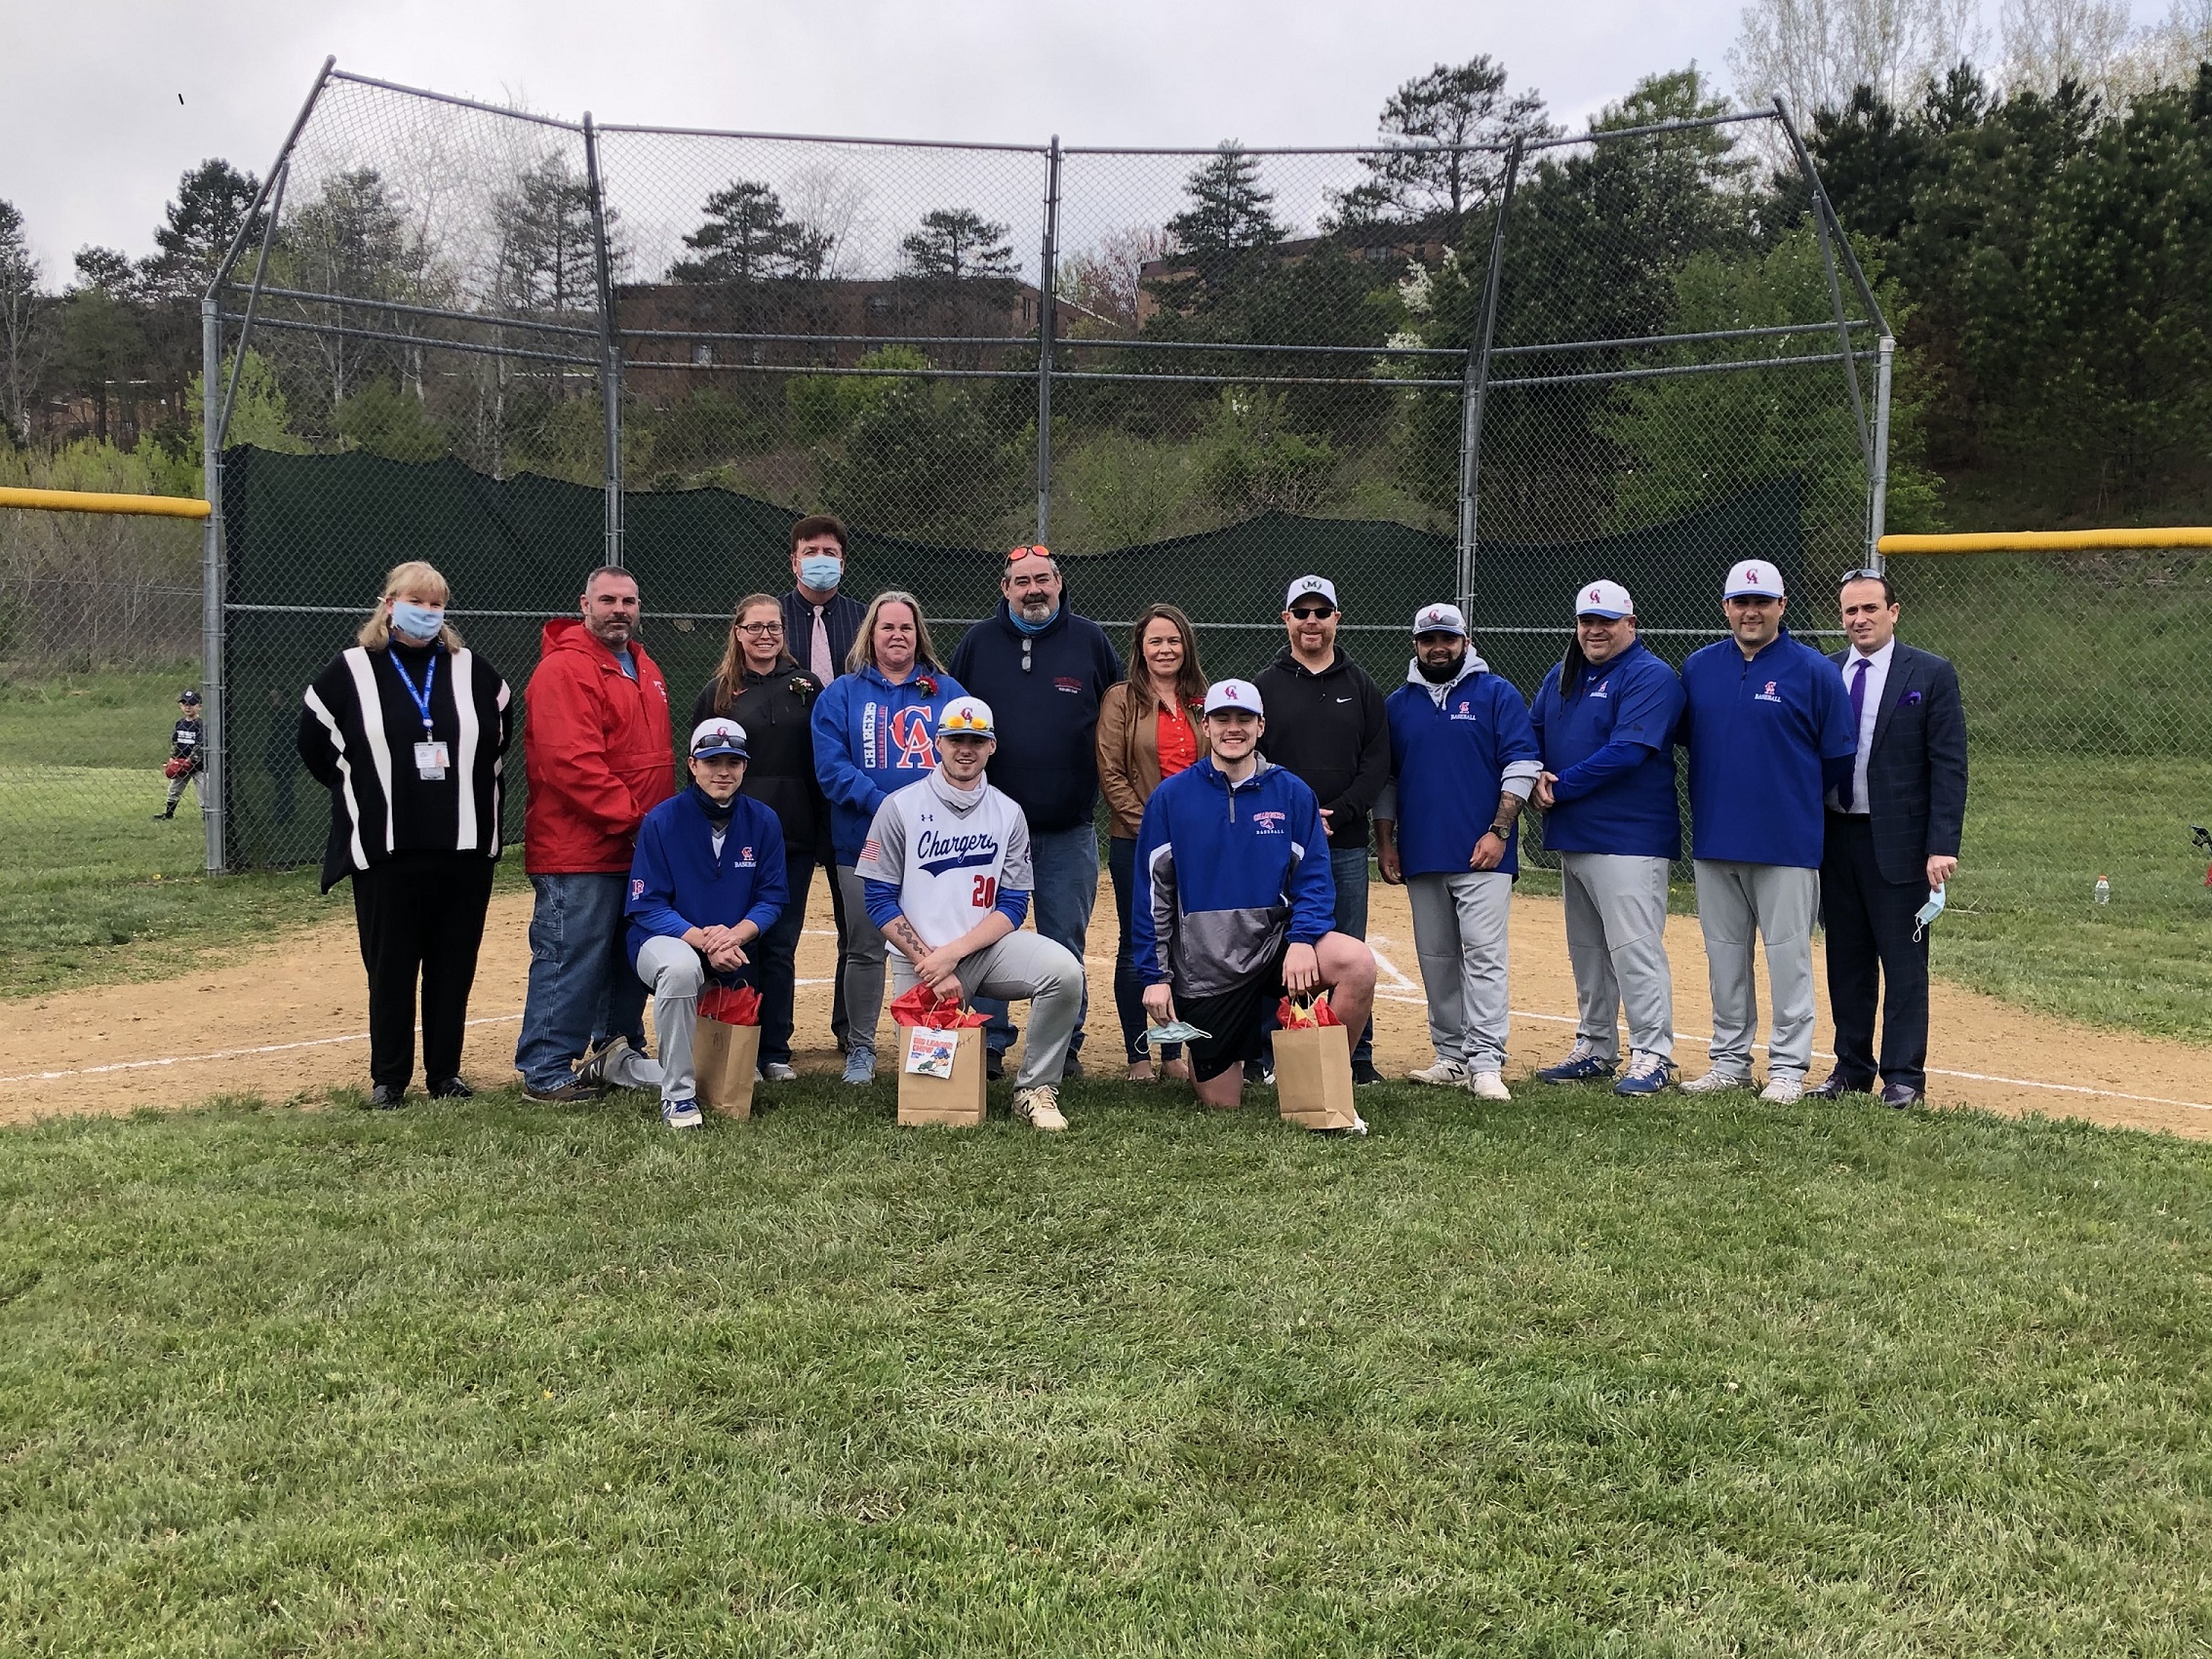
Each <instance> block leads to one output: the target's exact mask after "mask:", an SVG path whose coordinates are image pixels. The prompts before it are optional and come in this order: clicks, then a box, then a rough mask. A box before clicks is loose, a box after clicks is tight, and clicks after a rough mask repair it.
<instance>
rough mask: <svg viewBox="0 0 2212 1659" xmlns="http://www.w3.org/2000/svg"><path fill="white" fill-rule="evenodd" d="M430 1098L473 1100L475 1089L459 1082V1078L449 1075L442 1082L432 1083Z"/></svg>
mask: <svg viewBox="0 0 2212 1659" xmlns="http://www.w3.org/2000/svg"><path fill="white" fill-rule="evenodd" d="M430 1098H431V1099H433V1100H474V1099H475V1098H476V1090H475V1089H473V1088H471V1087H469V1086H468V1085H467V1084H465V1083H463V1082H461V1080H460V1079H459V1078H457V1077H450V1078H448V1079H446V1081H445V1082H444V1083H434V1084H432V1085H431V1086H430Z"/></svg>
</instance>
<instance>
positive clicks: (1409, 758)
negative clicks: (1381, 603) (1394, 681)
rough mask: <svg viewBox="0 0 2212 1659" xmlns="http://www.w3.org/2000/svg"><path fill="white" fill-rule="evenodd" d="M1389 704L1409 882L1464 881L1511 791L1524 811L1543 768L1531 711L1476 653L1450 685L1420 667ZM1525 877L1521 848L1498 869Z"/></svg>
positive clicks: (1512, 848)
mask: <svg viewBox="0 0 2212 1659" xmlns="http://www.w3.org/2000/svg"><path fill="white" fill-rule="evenodd" d="M1405 681H1406V683H1405V684H1404V685H1402V686H1401V687H1399V688H1398V690H1397V691H1393V692H1391V694H1390V696H1389V698H1388V700H1386V701H1385V702H1384V704H1383V712H1384V713H1385V714H1386V715H1387V716H1388V717H1389V720H1390V766H1391V784H1392V788H1393V790H1394V791H1395V792H1396V799H1395V802H1394V804H1393V805H1392V812H1393V814H1394V815H1395V816H1396V818H1397V820H1398V856H1399V859H1400V861H1401V863H1402V866H1403V869H1404V873H1405V874H1406V875H1408V876H1464V875H1465V874H1467V860H1468V859H1469V858H1470V857H1471V856H1473V854H1474V851H1475V844H1476V843H1477V842H1479V841H1481V839H1482V837H1483V835H1484V833H1485V832H1487V831H1488V829H1489V827H1490V826H1491V825H1492V824H1493V823H1495V822H1496V821H1497V816H1498V797H1499V796H1500V795H1502V794H1504V793H1505V792H1506V785H1507V783H1508V782H1509V781H1510V782H1513V783H1514V784H1515V785H1516V787H1515V788H1514V791H1513V793H1515V794H1516V795H1519V796H1520V797H1521V799H1522V800H1523V801H1525V800H1527V798H1528V796H1527V791H1528V790H1529V789H1531V788H1533V787H1534V786H1535V782H1536V778H1537V775H1538V774H1539V773H1540V772H1541V771H1542V770H1543V768H1542V767H1541V766H1539V765H1538V764H1537V754H1536V731H1535V729H1534V728H1533V727H1532V726H1530V725H1529V724H1528V705H1527V704H1526V703H1524V702H1522V701H1521V692H1520V691H1519V690H1517V689H1516V688H1515V686H1514V684H1513V682H1512V681H1510V680H1508V679H1507V678H1506V677H1505V676H1504V675H1502V674H1493V673H1491V672H1490V669H1489V664H1487V663H1486V662H1484V661H1483V660H1482V659H1481V657H1480V656H1477V655H1476V654H1475V652H1473V651H1469V652H1468V653H1467V658H1466V660H1465V661H1464V662H1463V663H1462V664H1461V665H1460V670H1459V676H1458V678H1457V679H1455V680H1453V681H1452V682H1451V683H1450V684H1449V685H1445V686H1439V685H1434V684H1432V683H1430V682H1429V681H1428V680H1427V679H1426V678H1424V677H1423V676H1422V674H1421V669H1420V663H1419V661H1418V659H1416V660H1415V661H1413V662H1409V663H1407V664H1406V668H1405ZM1497 867H1498V868H1499V869H1500V870H1502V871H1504V872H1505V873H1506V874H1507V875H1509V876H1518V875H1520V874H1521V838H1520V837H1519V836H1518V835H1517V836H1515V837H1513V839H1512V840H1510V841H1508V842H1507V843H1506V849H1505V856H1504V857H1503V858H1501V859H1500V860H1499V861H1498V866H1497Z"/></svg>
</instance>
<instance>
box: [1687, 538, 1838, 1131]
mask: <svg viewBox="0 0 2212 1659" xmlns="http://www.w3.org/2000/svg"><path fill="white" fill-rule="evenodd" d="M1721 594H1722V600H1721V614H1722V615H1723V616H1724V617H1725V618H1726V619H1727V623H1728V633H1729V637H1728V638H1727V639H1724V640H1721V641H1719V642H1718V643H1717V644H1714V645H1709V646H1706V647H1704V648H1703V649H1702V650H1699V651H1694V652H1691V653H1690V655H1689V660H1688V661H1686V662H1684V663H1683V664H1682V702H1683V706H1682V719H1681V725H1680V728H1679V731H1678V740H1679V742H1680V743H1681V744H1682V745H1683V746H1684V747H1685V748H1687V749H1688V750H1689V800H1690V831H1691V844H1690V851H1691V857H1692V861H1693V868H1694V869H1695V870H1696V873H1697V922H1698V927H1699V928H1700V930H1702V931H1703V933H1704V934H1705V959H1706V970H1707V973H1708V975H1709V976H1710V978H1711V981H1712V988H1713V1046H1712V1050H1711V1053H1712V1062H1713V1063H1712V1068H1711V1069H1710V1070H1709V1071H1707V1072H1706V1073H1705V1075H1704V1076H1703V1077H1699V1078H1695V1079H1693V1080H1691V1081H1690V1082H1688V1083H1685V1084H1683V1085H1681V1087H1682V1090H1683V1092H1685V1093H1688V1094H1710V1093H1712V1092H1714V1091H1715V1090H1718V1089H1723V1088H1748V1087H1749V1086H1751V1082H1752V1071H1751V1064H1752V1059H1751V1057H1752V1043H1753V1040H1754V1038H1756V1037H1757V1036H1758V979H1757V976H1756V968H1755V956H1756V949H1757V946H1758V943H1759V942H1761V941H1763V942H1764V943H1765V946H1766V972H1767V983H1768V986H1769V989H1770V990H1771V992H1772V995H1773V1001H1774V1022H1773V1028H1772V1030H1771V1031H1770V1032H1769V1034H1768V1037H1767V1048H1766V1086H1765V1087H1764V1088H1762V1089H1761V1090H1760V1091H1759V1098H1760V1099H1762V1100H1770V1101H1773V1102H1775V1103H1776V1104H1778V1105H1784V1106H1786V1105H1789V1104H1791V1103H1792V1102H1794V1101H1796V1100H1797V1098H1798V1097H1799V1096H1801V1095H1802V1094H1803V1093H1804V1083H1805V1071H1806V1069H1807V1068H1808V1067H1809V1066H1810V1065H1811V1064H1812V1037H1813V976H1812V928H1813V917H1814V913H1815V912H1816V911H1817V910H1818V908H1819V904H1820V859H1821V848H1822V840H1823V836H1824V833H1825V825H1824V823H1823V819H1824V817H1825V813H1824V811H1823V809H1822V805H1821V801H1822V797H1823V796H1824V795H1826V794H1827V792H1828V791H1829V790H1830V789H1832V788H1834V787H1835V786H1836V785H1837V784H1838V783H1840V782H1841V781H1842V780H1843V779H1844V778H1845V777H1847V776H1848V775H1849V774H1850V767H1851V757H1852V755H1853V753H1854V752H1855V751H1856V749H1857V740H1856V738H1855V736H1854V734H1853V732H1852V730H1851V705H1850V703H1849V701H1848V700H1847V699H1846V697H1845V696H1844V692H1843V676H1842V674H1841V673H1839V672H1838V671H1837V666H1836V664H1835V663H1833V662H1831V661H1830V660H1829V659H1828V658H1827V657H1826V656H1824V655H1822V654H1821V653H1820V652H1817V651H1815V650H1813V648H1812V647H1810V646H1808V645H1802V644H1800V643H1799V642H1798V641H1797V640H1795V639H1793V638H1791V636H1790V631H1789V630H1788V629H1787V628H1785V627H1784V626H1783V625H1782V616H1783V612H1785V611H1787V610H1788V609H1789V600H1788V598H1787V596H1786V595H1785V594H1784V592H1783V589H1782V573H1781V572H1780V571H1778V570H1776V569H1775V568H1774V566H1773V564H1772V563H1771V562H1770V561H1768V560H1765V559H1745V560H1742V561H1740V562H1738V563H1737V564H1736V565H1735V566H1733V567H1732V568H1731V569H1730V570H1729V572H1728V579H1727V581H1726V583H1725V584H1724V585H1723V587H1722V589H1721Z"/></svg>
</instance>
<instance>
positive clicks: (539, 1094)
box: [523, 1083, 607, 1105]
mask: <svg viewBox="0 0 2212 1659" xmlns="http://www.w3.org/2000/svg"><path fill="white" fill-rule="evenodd" d="M606 1093H607V1090H605V1089H604V1088H595V1087H593V1086H591V1085H590V1084H588V1083H565V1084H562V1085H561V1086H559V1087H558V1088H548V1089H543V1090H540V1089H535V1088H533V1087H531V1086H530V1085H529V1084H527V1083H526V1084H524V1085H523V1098H524V1099H525V1100H537V1101H542V1102H544V1103H546V1104H547V1105H552V1104H556V1103H566V1102H569V1101H573V1100H598V1099H602V1098H604V1097H605V1095H606Z"/></svg>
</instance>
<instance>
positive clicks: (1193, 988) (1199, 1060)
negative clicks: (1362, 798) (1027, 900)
mask: <svg viewBox="0 0 2212 1659" xmlns="http://www.w3.org/2000/svg"><path fill="white" fill-rule="evenodd" d="M1265 713H1266V711H1265V709H1264V708H1263V706H1262V704H1261V702H1260V694H1259V690H1258V688H1257V687H1255V686H1253V685H1252V684H1251V682H1249V681H1247V680H1221V681H1217V682H1215V683H1214V684H1213V685H1212V686H1211V687H1210V688H1208V689H1207V691H1206V693H1205V735H1206V741H1207V742H1208V743H1209V744H1210V745H1211V747H1212V753H1211V754H1210V755H1209V756H1207V757H1206V758H1205V759H1203V760H1201V761H1199V763H1198V764H1197V765H1195V766H1192V767H1187V768H1185V769H1184V770H1181V771H1179V772H1177V773H1176V774H1175V775H1174V776H1173V777H1170V778H1168V779H1167V780H1166V781H1165V783H1163V784H1161V786H1160V787H1159V788H1158V789H1156V790H1154V791H1153V792H1152V799H1151V800H1149V801H1147V802H1146V803H1145V804H1144V821H1143V823H1142V825H1141V826H1140V827H1139V828H1138V830H1137V844H1136V884H1135V891H1134V892H1133V893H1132V894H1131V895H1130V901H1129V911H1130V931H1131V933H1132V935H1133V937H1132V939H1131V941H1130V951H1131V954H1132V955H1133V956H1134V958H1135V960H1136V968H1137V972H1138V974H1139V975H1140V976H1141V977H1142V978H1143V980H1144V987H1145V989H1144V1009H1145V1012H1146V1013H1147V1014H1148V1015H1150V1016H1151V1019H1152V1022H1153V1023H1154V1024H1155V1025H1161V1024H1165V1023H1166V1022H1167V1021H1169V1020H1171V1019H1174V1018H1175V1017H1176V1015H1177V1012H1178V1010H1179V1011H1180V1014H1181V1017H1182V1018H1184V1019H1186V1020H1188V1021H1189V1022H1190V1023H1191V1024H1193V1025H1195V1026H1197V1027H1199V1028H1200V1029H1201V1030H1202V1031H1205V1032H1206V1033H1207V1034H1208V1035H1206V1036H1205V1037H1202V1038H1197V1039H1194V1040H1193V1041H1192V1042H1191V1043H1190V1044H1189V1045H1188V1047H1187V1049H1186V1052H1187V1053H1188V1054H1189V1056H1190V1062H1191V1077H1192V1079H1193V1081H1194V1083H1195V1085H1196V1086H1197V1090H1198V1097H1199V1098H1200V1099H1201V1100H1203V1101H1205V1103H1206V1104H1207V1105H1209V1106H1216V1107H1232V1106H1235V1105H1236V1104H1238V1101H1239V1098H1240V1096H1241V1095H1242V1094H1243V1092H1244V1068H1245V1066H1246V1065H1247V1064H1249V1063H1250V1062H1252V1061H1254V1060H1257V1059H1258V1058H1259V1057H1260V1052H1261V1045H1262V1043H1263V1042H1264V1040H1265V1038H1266V1035H1267V1016H1268V1014H1269V1013H1270V1012H1271V1011H1273V1009H1274V1007H1275V1006H1276V1004H1277V1003H1279V1002H1280V1001H1282V998H1283V994H1284V992H1285V991H1289V992H1294V993H1297V994H1301V995H1303V994H1305V993H1307V992H1311V991H1318V990H1321V989H1323V988H1326V989H1327V991H1328V993H1329V1004H1330V1007H1333V1008H1334V1009H1335V1012H1336V1017H1337V1018H1338V1019H1340V1020H1342V1021H1343V1022H1344V1024H1345V1026H1346V1027H1347V1028H1348V1029H1350V1030H1352V1031H1358V1030H1360V1029H1361V1028H1362V1027H1363V1026H1364V1025H1365V1024H1366V1022H1367V1015H1368V1013H1369V1011H1370V1010H1371V1009H1372V1007H1373V1005H1374V996H1375V958H1374V953H1373V952H1372V951H1370V950H1368V949H1367V947H1366V945H1365V944H1363V942H1362V941H1360V940H1358V939H1355V938H1353V937H1351V936H1350V935H1349V934H1346V933H1340V932H1337V931H1336V930H1335V923H1336V885H1335V882H1334V881H1333V880H1332V879H1331V877H1330V875H1329V860H1328V832H1327V830H1326V829H1324V828H1323V824H1322V815H1321V802H1320V800H1319V799H1318V798H1317V797H1316V796H1315V794H1314V792H1313V791H1312V790H1311V789H1309V788H1307V787H1306V785H1305V784H1303V783H1301V782H1300V781H1299V780H1298V779H1297V778H1296V777H1295V776H1294V775H1292V774H1291V773H1290V771H1289V770H1286V769H1284V768H1283V767H1279V766H1276V765H1274V764H1273V763H1271V762H1269V761H1266V760H1263V759H1261V758H1260V754H1259V740H1260V734H1261V732H1262V731H1265V730H1266V726H1267V722H1266V719H1265Z"/></svg>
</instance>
